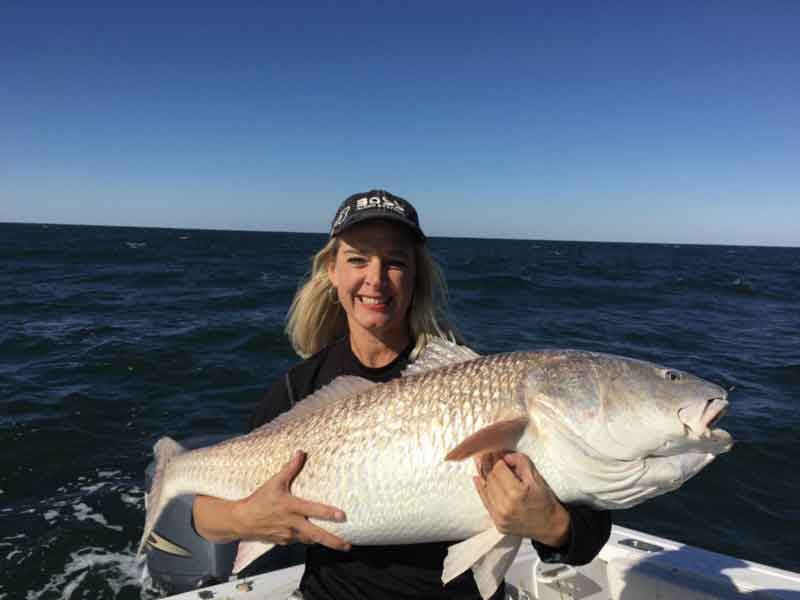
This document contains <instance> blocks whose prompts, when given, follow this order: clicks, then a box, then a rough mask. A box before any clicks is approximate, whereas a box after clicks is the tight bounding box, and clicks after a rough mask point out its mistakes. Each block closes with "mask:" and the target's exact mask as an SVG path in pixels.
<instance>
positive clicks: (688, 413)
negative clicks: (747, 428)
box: [678, 392, 732, 452]
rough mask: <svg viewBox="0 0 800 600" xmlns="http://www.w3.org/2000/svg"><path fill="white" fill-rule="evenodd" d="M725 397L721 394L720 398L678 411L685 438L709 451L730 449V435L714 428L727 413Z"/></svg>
mask: <svg viewBox="0 0 800 600" xmlns="http://www.w3.org/2000/svg"><path fill="white" fill-rule="evenodd" d="M726 395H727V394H725V393H724V392H723V394H722V396H720V397H715V398H710V399H708V400H707V401H706V402H705V403H697V404H694V405H692V406H686V407H683V408H681V409H680V410H679V411H678V418H679V419H680V421H681V423H683V427H684V431H685V433H686V437H687V438H689V439H690V440H695V441H698V442H701V443H702V444H703V446H707V447H708V449H709V450H712V448H714V449H717V450H718V451H720V452H725V451H727V450H729V449H730V447H731V444H732V439H731V436H730V434H729V433H728V432H727V431H725V430H724V429H715V428H714V427H715V425H716V424H717V423H718V422H719V420H720V419H722V417H724V416H725V414H726V413H727V412H728V400H727V399H726ZM712 451H713V450H712Z"/></svg>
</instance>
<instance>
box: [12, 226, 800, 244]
mask: <svg viewBox="0 0 800 600" xmlns="http://www.w3.org/2000/svg"><path fill="white" fill-rule="evenodd" d="M2 225H39V226H42V227H50V226H55V227H59V226H63V227H112V228H117V229H167V230H175V231H215V232H231V233H293V234H301V235H328V232H327V231H292V230H282V229H225V228H216V227H196V226H175V225H110V224H100V223H64V222H45V221H0V226H2ZM425 237H426V238H427V239H436V238H440V239H459V240H507V241H517V242H547V243H563V244H635V245H653V246H717V247H721V248H727V247H734V248H785V249H789V250H795V249H800V246H788V245H783V244H764V243H759V244H747V243H735V242H728V243H702V242H669V241H654V242H642V241H638V242H635V241H620V240H567V239H555V238H524V237H500V236H484V237H479V236H474V235H427V234H426V236H425Z"/></svg>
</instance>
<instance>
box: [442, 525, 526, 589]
mask: <svg viewBox="0 0 800 600" xmlns="http://www.w3.org/2000/svg"><path fill="white" fill-rule="evenodd" d="M521 543H522V538H521V537H519V536H516V535H504V534H502V533H500V532H499V531H497V529H496V528H494V527H491V528H489V529H487V530H486V531H483V532H481V533H479V534H477V535H474V536H472V537H471V538H469V539H467V540H464V541H463V542H460V543H458V544H454V545H452V546H450V547H449V548H448V549H447V556H446V557H445V559H444V568H443V569H442V583H443V584H447V583H448V582H449V581H452V580H453V579H455V578H456V577H458V576H459V575H461V573H463V572H464V571H466V570H467V569H470V568H471V569H472V573H473V575H474V577H475V583H476V584H477V585H478V591H479V592H480V593H481V597H482V598H489V597H490V596H491V595H492V594H494V592H495V591H496V590H497V588H498V587H499V586H500V583H501V582H502V581H503V578H504V577H505V575H506V572H507V571H508V569H509V567H510V566H511V563H512V562H514V557H516V555H517V551H518V550H519V546H520V544H521Z"/></svg>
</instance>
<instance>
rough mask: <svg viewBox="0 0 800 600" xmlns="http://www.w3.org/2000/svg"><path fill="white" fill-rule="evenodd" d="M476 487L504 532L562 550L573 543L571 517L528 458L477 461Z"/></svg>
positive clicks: (513, 455)
mask: <svg viewBox="0 0 800 600" xmlns="http://www.w3.org/2000/svg"><path fill="white" fill-rule="evenodd" d="M475 463H476V466H477V467H478V473H479V475H478V476H477V477H474V478H473V480H474V482H475V488H476V489H477V490H478V494H480V497H481V500H483V504H484V506H486V510H488V511H489V516H490V517H491V518H492V520H493V521H494V524H495V527H496V528H497V530H498V531H499V532H500V533H504V534H510V535H518V536H521V537H527V538H531V539H534V540H536V541H537V542H540V543H542V544H545V545H547V546H552V547H554V548H560V547H562V546H563V545H564V544H566V543H567V542H568V541H569V534H570V516H569V512H568V511H567V509H565V508H564V506H563V505H562V504H561V503H560V502H559V501H558V499H557V498H556V497H555V494H553V491H552V490H551V489H550V487H549V486H548V485H547V482H546V481H545V480H544V479H542V476H541V475H539V472H538V471H537V470H536V467H535V466H534V465H533V463H532V462H531V459H529V458H528V457H527V456H526V455H524V454H520V453H518V452H511V453H505V454H503V453H488V454H484V455H482V456H480V457H477V458H476V459H475Z"/></svg>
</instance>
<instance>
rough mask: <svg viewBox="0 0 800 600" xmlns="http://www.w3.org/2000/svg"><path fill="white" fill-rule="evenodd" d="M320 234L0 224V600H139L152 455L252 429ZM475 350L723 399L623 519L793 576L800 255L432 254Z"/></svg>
mask: <svg viewBox="0 0 800 600" xmlns="http://www.w3.org/2000/svg"><path fill="white" fill-rule="evenodd" d="M324 240H325V238H324V236H320V235H307V234H289V233H245V232H216V231H180V230H170V229H136V228H108V227H68V226H54V225H51V226H42V225H8V224H6V225H0V407H2V410H0V460H1V461H2V462H1V463H0V464H2V469H0V600H5V599H9V600H10V599H12V598H13V599H17V598H28V599H29V600H38V599H50V598H68V599H72V600H75V599H78V598H92V599H95V598H140V597H141V596H143V595H144V596H145V597H147V595H148V593H147V592H143V591H142V587H141V584H140V581H139V573H138V569H137V566H136V563H135V561H134V558H133V553H134V549H135V547H136V544H137V543H138V539H139V536H140V534H141V526H142V522H143V515H142V513H143V498H142V495H143V490H142V474H143V471H144V468H145V466H146V464H147V463H148V461H149V460H150V452H151V448H152V445H153V443H154V441H155V440H156V439H157V438H158V437H160V436H162V435H165V434H169V435H172V436H174V437H177V438H181V437H187V436H190V435H198V434H207V433H208V434H210V433H233V432H238V431H241V430H242V429H243V428H244V427H245V423H246V421H247V418H248V416H249V414H250V411H251V410H252V408H253V406H254V404H255V403H256V402H257V401H258V400H259V398H260V396H261V394H262V393H263V392H264V389H265V388H266V387H267V386H268V385H269V384H270V382H271V381H272V380H273V379H274V378H275V377H276V376H277V375H278V374H279V373H281V372H282V371H284V370H285V369H286V368H287V367H288V366H289V365H291V364H292V363H293V362H295V361H296V360H297V358H296V357H295V356H293V354H292V351H291V349H290V347H289V345H288V343H287V341H286V339H285V336H284V335H283V333H282V331H283V325H284V316H285V312H286V309H287V307H288V305H289V302H290V301H291V298H292V296H293V294H294V292H295V290H296V287H297V283H298V280H299V279H300V277H301V276H302V275H303V273H304V272H306V270H307V269H308V266H309V264H308V260H307V259H308V257H309V256H310V254H311V253H312V252H314V251H315V250H316V249H317V248H318V247H319V246H320V245H321V244H322V243H323V242H324ZM431 247H432V249H433V252H434V254H435V255H436V256H437V257H438V258H439V260H440V261H441V262H442V263H443V265H444V267H445V270H446V273H447V278H448V282H449V286H450V292H451V307H452V312H453V314H454V315H455V318H456V320H457V322H458V324H459V325H460V327H461V329H462V330H463V332H464V333H465V335H466V337H467V340H468V341H469V342H470V343H471V345H473V346H474V347H475V349H476V350H478V351H480V352H483V353H490V352H500V351H508V350H517V349H536V348H542V347H569V348H583V349H591V350H598V351H604V352H613V353H617V354H623V355H628V356H633V357H638V358H643V359H649V360H653V361H656V362H659V363H662V364H666V365H670V366H674V367H677V368H682V369H686V370H688V371H690V372H693V373H695V374H697V375H700V376H702V377H705V378H707V379H710V380H711V381H714V382H716V383H719V384H721V385H723V386H725V387H726V388H729V387H731V386H735V389H734V391H733V392H732V393H731V395H730V400H731V403H732V408H731V410H730V412H729V414H728V416H727V417H726V418H725V420H724V421H723V426H724V427H725V428H726V429H728V430H729V431H731V433H732V434H733V435H734V437H735V438H736V439H737V440H739V442H738V444H737V446H736V447H735V448H734V450H733V451H732V452H731V453H730V454H728V455H725V456H723V457H721V458H719V459H718V460H717V461H716V462H715V463H714V464H712V465H711V466H710V467H709V468H708V469H707V470H706V471H704V472H703V473H701V474H700V475H699V476H698V477H697V478H696V479H694V480H692V481H690V482H689V483H687V484H686V485H685V486H684V487H683V488H681V489H680V490H679V491H677V492H675V493H672V494H669V495H667V496H664V497H661V498H658V499H655V500H652V501H650V502H648V503H646V504H644V505H642V506H640V507H637V508H635V509H631V510H629V511H625V512H618V513H616V515H615V521H616V522H617V523H620V524H623V525H627V526H631V527H634V528H638V529H643V530H646V531H648V532H651V533H655V534H657V535H662V536H667V537H670V538H675V539H678V540H680V541H684V542H687V543H690V544H694V545H698V546H701V547H704V548H708V549H711V550H715V551H718V552H724V553H727V554H732V555H734V556H737V557H740V558H745V559H750V560H756V561H759V562H764V563H768V564H770V565H773V566H778V567H783V568H787V569H792V570H800V501H799V500H798V497H800V476H798V474H797V468H796V467H795V456H796V454H797V447H798V441H797V440H798V437H800V436H798V430H800V408H799V407H798V402H800V333H799V332H800V249H782V248H750V247H720V246H671V245H642V244H594V243H570V242H539V241H500V240H476V239H433V240H431Z"/></svg>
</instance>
